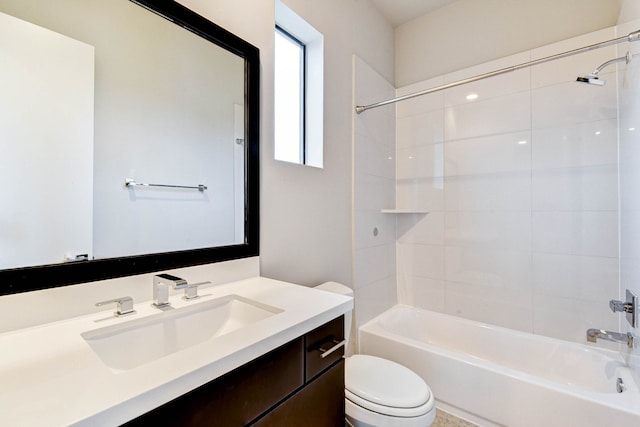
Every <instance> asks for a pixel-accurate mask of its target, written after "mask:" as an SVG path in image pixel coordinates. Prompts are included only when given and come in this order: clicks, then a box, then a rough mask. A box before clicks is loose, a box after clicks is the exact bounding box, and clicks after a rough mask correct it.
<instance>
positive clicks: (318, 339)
mask: <svg viewBox="0 0 640 427" xmlns="http://www.w3.org/2000/svg"><path fill="white" fill-rule="evenodd" d="M343 335H344V318H343V317H342V316H340V317H338V318H336V319H334V320H332V321H330V322H328V323H326V324H324V325H322V326H320V327H318V328H316V329H314V330H313V331H311V332H308V333H307V334H305V335H303V336H301V337H298V338H296V339H294V340H292V341H290V342H288V343H287V344H284V345H283V346H281V347H279V348H277V349H275V350H272V351H270V352H269V353H267V354H264V355H262V356H261V357H259V358H257V359H255V360H252V361H251V362H249V363H247V364H245V365H243V366H241V367H239V368H237V369H235V370H233V371H231V372H229V373H227V374H225V375H223V376H222V377H219V378H216V379H214V380H212V381H210V382H209V383H207V384H204V385H203V386H201V387H198V388H197V389H195V390H192V391H190V392H189V393H186V394H184V395H182V396H180V397H178V398H176V399H174V400H172V401H170V402H168V403H166V404H164V405H162V406H160V407H158V408H156V409H154V410H152V411H150V412H148V413H146V414H144V415H141V416H140V417H138V418H136V419H134V420H132V421H130V422H128V423H126V424H125V425H126V426H129V427H133V426H148V425H162V426H180V427H183V426H194V427H195V426H223V427H226V426H245V425H251V426H259V427H266V426H274V427H275V426H278V427H282V426H298V425H305V426H318V427H330V426H343V425H344V359H343V358H342V356H343V354H344V347H338V348H337V350H336V351H334V352H332V353H330V354H328V355H326V356H325V357H321V355H322V354H323V350H324V351H326V349H329V348H331V347H333V346H334V345H335V344H337V343H339V342H340V341H342V340H343V339H344V336H343ZM168 386H170V385H168Z"/></svg>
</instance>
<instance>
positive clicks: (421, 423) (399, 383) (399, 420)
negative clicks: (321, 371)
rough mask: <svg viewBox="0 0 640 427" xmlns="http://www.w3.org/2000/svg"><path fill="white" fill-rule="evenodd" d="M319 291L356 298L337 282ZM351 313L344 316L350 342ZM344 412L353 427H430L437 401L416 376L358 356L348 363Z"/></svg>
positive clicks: (402, 368)
mask: <svg viewBox="0 0 640 427" xmlns="http://www.w3.org/2000/svg"><path fill="white" fill-rule="evenodd" d="M316 289H320V290H324V291H327V292H333V293H339V294H342V295H348V296H351V297H353V291H352V290H351V289H350V288H348V287H346V286H344V285H342V284H340V283H335V282H326V283H323V284H322V285H319V286H316ZM351 317H352V314H351V312H349V313H346V314H345V319H344V320H345V321H344V325H345V335H344V337H345V339H346V340H347V342H349V335H350V332H351ZM345 412H346V421H347V424H349V425H351V426H353V427H428V426H430V425H431V424H432V423H433V420H434V419H435V414H436V410H435V398H434V396H433V393H432V392H431V389H430V388H429V386H428V385H427V384H426V383H425V382H424V380H423V379H422V378H420V377H419V376H418V375H417V374H416V373H415V372H413V371H411V370H410V369H409V368H407V367H405V366H402V365H400V364H399V363H396V362H393V361H391V360H386V359H382V358H380V357H375V356H370V355H365V354H355V355H353V356H351V357H348V358H346V361H345Z"/></svg>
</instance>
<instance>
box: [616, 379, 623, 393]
mask: <svg viewBox="0 0 640 427" xmlns="http://www.w3.org/2000/svg"><path fill="white" fill-rule="evenodd" d="M616 390H617V391H618V393H622V392H623V391H624V381H622V378H618V379H617V380H616Z"/></svg>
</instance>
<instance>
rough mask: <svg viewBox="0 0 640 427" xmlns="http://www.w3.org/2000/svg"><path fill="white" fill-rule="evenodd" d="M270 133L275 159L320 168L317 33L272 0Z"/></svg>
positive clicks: (320, 94)
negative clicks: (273, 49) (271, 133)
mask: <svg viewBox="0 0 640 427" xmlns="http://www.w3.org/2000/svg"><path fill="white" fill-rule="evenodd" d="M276 22H277V24H276V28H275V56H274V58H275V69H274V73H275V77H274V99H275V100H274V115H275V121H274V127H275V132H274V137H275V141H274V143H275V152H274V156H275V158H276V160H282V161H286V162H293V163H299V164H304V165H309V166H316V167H322V138H323V73H324V70H323V54H324V52H323V50H324V47H323V45H324V42H323V37H322V34H320V33H319V32H318V31H317V30H315V29H314V28H313V27H312V26H311V25H309V24H308V23H307V22H306V21H304V20H303V19H302V18H300V17H299V16H298V15H296V14H295V13H294V12H293V11H292V10H291V9H289V8H287V7H286V6H285V5H283V4H282V2H280V1H276Z"/></svg>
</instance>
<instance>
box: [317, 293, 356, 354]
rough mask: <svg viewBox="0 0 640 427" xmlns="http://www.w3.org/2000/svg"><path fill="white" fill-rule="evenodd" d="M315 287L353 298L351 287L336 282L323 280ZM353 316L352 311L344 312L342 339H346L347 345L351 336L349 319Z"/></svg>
mask: <svg viewBox="0 0 640 427" xmlns="http://www.w3.org/2000/svg"><path fill="white" fill-rule="evenodd" d="M315 289H320V290H322V291H326V292H332V293H334V294H340V295H346V296H348V297H351V298H353V289H351V288H350V287H348V286H345V285H343V284H341V283H338V282H324V283H323V284H321V285H318V286H315ZM352 317H353V311H352V310H349V311H348V312H346V313H345V314H344V339H345V340H347V346H348V345H349V342H350V341H349V338H350V336H351V319H352Z"/></svg>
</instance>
